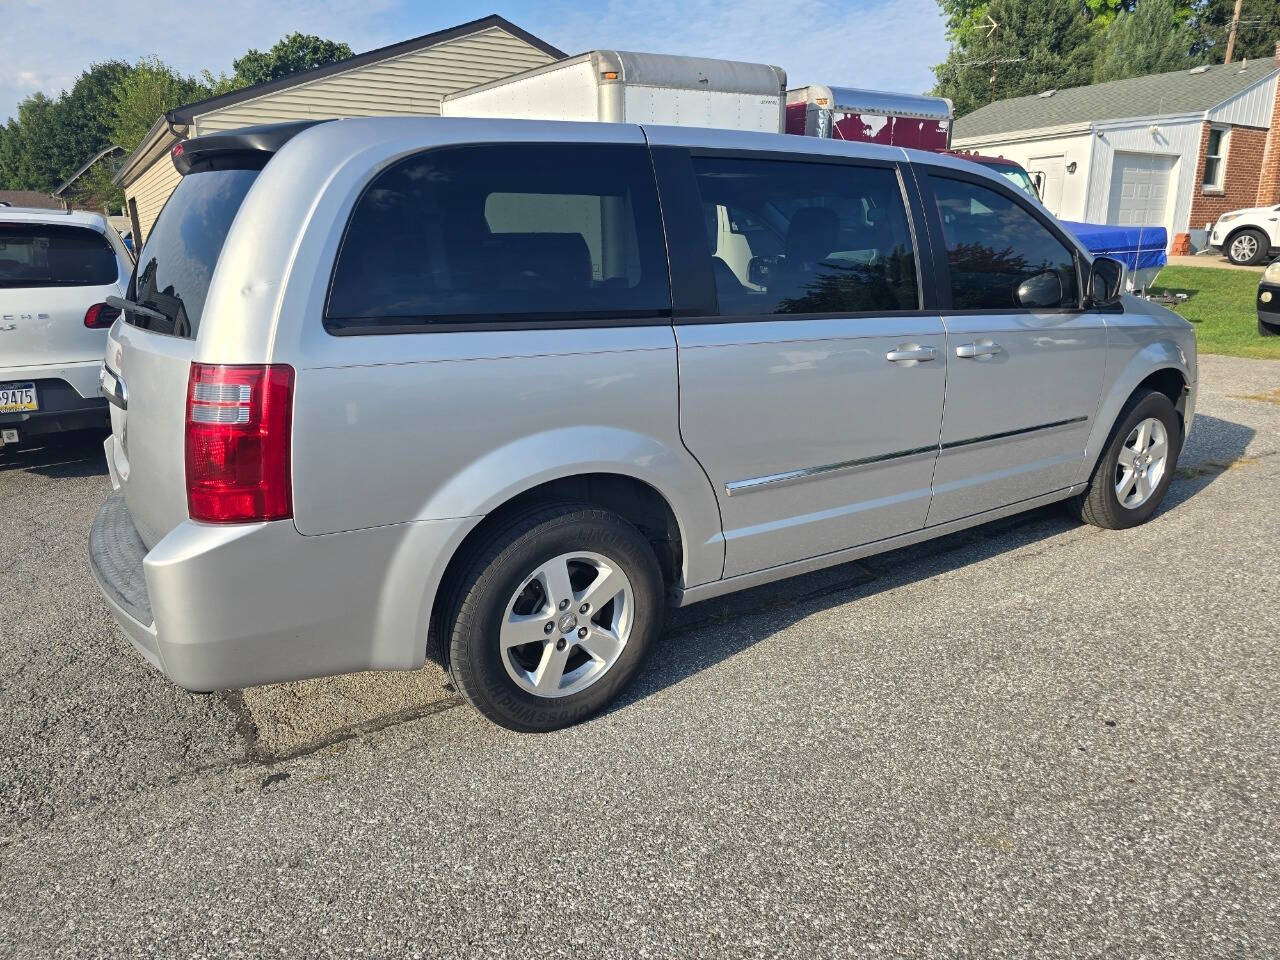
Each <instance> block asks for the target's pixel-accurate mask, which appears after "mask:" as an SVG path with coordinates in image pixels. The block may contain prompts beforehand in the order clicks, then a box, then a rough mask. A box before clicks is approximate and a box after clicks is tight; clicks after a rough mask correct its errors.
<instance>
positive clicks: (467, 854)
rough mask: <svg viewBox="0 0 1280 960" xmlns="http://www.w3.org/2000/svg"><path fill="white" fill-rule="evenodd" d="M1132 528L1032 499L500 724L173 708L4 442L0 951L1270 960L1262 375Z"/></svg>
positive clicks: (1270, 628)
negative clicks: (578, 711) (620, 699)
mask: <svg viewBox="0 0 1280 960" xmlns="http://www.w3.org/2000/svg"><path fill="white" fill-rule="evenodd" d="M1201 372H1202V378H1203V379H1202V383H1201V393H1200V415H1199V416H1198V418H1197V421H1196V426H1195V430H1194V432H1193V435H1192V437H1191V440H1190V443H1189V445H1188V448H1187V449H1186V450H1185V451H1184V454H1183V459H1182V461H1181V465H1180V468H1179V474H1178V478H1177V480H1176V482H1175V484H1174V486H1173V488H1172V490H1171V494H1170V497H1169V500H1168V502H1167V504H1166V506H1165V508H1164V509H1163V510H1162V512H1161V513H1160V514H1159V516H1158V517H1157V518H1156V519H1155V520H1154V521H1152V522H1151V523H1150V524H1148V525H1147V526H1144V527H1141V528H1138V529H1135V530H1131V531H1127V532H1123V533H1109V532H1104V531H1101V530H1096V529H1093V528H1090V527H1082V526H1079V525H1076V524H1074V523H1073V522H1071V521H1069V520H1067V519H1066V518H1065V517H1064V515H1063V514H1061V513H1060V512H1059V511H1057V510H1054V509H1047V510H1041V511H1037V512H1034V513H1031V514H1027V515H1024V516H1021V517H1016V518H1012V519H1010V520H1006V521H1001V522H998V523H996V524H992V525H989V526H987V527H982V528H979V529H976V530H973V531H969V532H966V533H963V534H958V535H955V536H952V537H950V538H947V539H945V540H942V541H938V542H934V543H931V544H923V545H921V546H917V547H913V548H910V549H907V550H903V551H898V552H896V553H893V554H889V555H886V556H882V557H875V558H871V559H869V560H866V561H861V562H858V563H854V564H850V565H848V566H844V567H840V568H837V569H835V570H831V571H826V572H823V573H820V574H815V575H811V576H807V577H803V578H798V579H795V580H792V581H789V582H787V583H784V584H779V585H774V586H772V587H768V588H762V589H760V590H756V591H753V592H751V593H749V594H744V595H739V596H736V597H733V598H729V599H727V600H723V601H711V602H709V603H707V604H704V605H701V606H695V607H691V608H689V609H687V610H684V611H679V612H678V613H677V614H675V615H674V616H673V618H672V624H671V629H670V630H669V631H668V634H667V636H666V637H665V639H664V640H663V642H662V643H661V644H660V645H659V647H658V649H657V650H656V652H655V655H654V658H653V660H652V661H651V663H650V666H649V667H648V668H647V670H646V671H645V673H644V674H643V675H642V677H641V678H640V682H639V684H638V686H637V688H636V689H635V690H634V691H633V692H632V693H631V694H630V695H629V696H628V697H627V698H626V700H625V702H624V703H622V704H621V705H619V706H618V707H617V708H616V709H613V710H611V711H610V712H608V713H606V714H605V715H603V716H601V717H599V718H597V719H595V720H593V721H591V722H589V723H586V724H583V725H581V726H579V727H576V728H574V729H570V730H565V731H560V732H558V733H554V734H547V735H542V736H528V735H517V734H512V733H509V732H507V731H504V730H502V729H500V728H498V727H495V726H493V725H491V724H489V723H487V722H485V721H483V720H482V719H481V718H480V717H479V716H478V715H477V714H475V713H474V712H472V711H471V710H470V709H469V708H468V707H466V706H463V705H460V704H459V701H458V699H457V697H456V696H455V695H454V693H453V692H452V690H451V689H449V688H448V686H447V685H446V683H445V678H444V676H443V675H442V674H441V673H440V672H439V671H438V670H435V669H434V668H428V669H424V670H422V671H418V672H415V673H408V674H385V675H377V676H374V675H362V676H357V677H350V678H335V679H329V680H323V681H313V682H309V683H304V684H290V685H284V686H278V687H269V688H263V689H260V690H253V691H247V692H245V693H244V694H236V695H231V696H227V695H216V696H211V697H198V696H192V695H189V694H187V693H185V692H183V691H181V690H179V689H178V688H176V687H174V686H173V685H171V684H170V683H168V682H167V681H165V680H164V679H163V678H161V677H159V676H158V675H156V674H154V673H152V672H151V671H150V670H149V669H148V668H147V667H145V666H144V664H143V663H142V661H141V660H140V659H139V658H138V657H137V656H136V655H135V654H134V653H133V652H132V650H131V649H130V648H129V646H128V644H127V642H126V641H125V640H124V639H123V638H122V637H121V636H120V635H119V634H118V633H117V632H116V630H115V628H114V626H113V624H112V623H111V621H110V619H109V617H108V614H107V611H106V608H105V606H104V604H103V603H102V602H101V601H100V600H99V598H98V594H97V590H96V588H95V587H94V586H93V584H92V581H91V578H90V576H89V574H88V572H87V570H86V560H85V553H86V548H85V538H86V535H87V531H88V528H89V523H90V520H91V518H92V516H93V514H94V512H95V511H96V509H97V507H98V505H99V504H100V503H101V501H102V499H103V498H104V497H105V496H106V493H107V491H108V489H109V484H108V481H107V478H106V476H105V475H104V474H105V470H104V468H103V466H102V462H101V457H100V452H99V449H98V448H97V447H96V446H95V445H94V444H93V443H87V442H82V443H73V444H63V445H60V446H59V447H57V448H54V449H51V450H46V451H32V452H30V453H24V454H22V455H20V456H18V457H12V456H9V455H5V458H6V459H4V460H3V461H0V575H2V576H3V578H4V582H5V583H6V589H5V591H4V594H3V596H4V602H3V604H0V637H2V638H3V642H2V643H0V877H2V878H3V883H0V956H37V955H51V954H61V955H69V954H73V953H80V954H92V955H145V956H157V957H173V956H192V957H197V956H261V955H286V956H296V957H305V956H332V955H344V956H351V955H356V954H362V955H372V956H397V957H404V956H479V955H484V956H498V957H533V956H538V957H615V956H616V957H649V956H651V957H664V958H665V957H683V956H690V957H692V956H698V957H719V956H794V957H816V956H867V955H875V956H909V957H917V956H919V957H924V956H929V957H933V956H939V957H953V956H966V957H979V956H980V957H984V958H987V957H1027V956H1035V957H1073V958H1077V957H1093V956H1097V957H1103V956H1106V957H1115V956H1125V957H1129V956H1152V957H1157V956H1158V957H1170V956H1179V957H1198V958H1199V957H1232V958H1235V957H1266V956H1275V955H1277V953H1280V920H1278V919H1277V911H1276V904H1277V903H1280V655H1278V654H1277V648H1278V646H1280V613H1278V612H1277V610H1278V609H1280V510H1278V509H1277V505H1278V496H1277V495H1278V494H1280V455H1278V454H1280V363H1277V362H1272V361H1245V360H1227V359H1223V358H1217V357H1204V358H1202V371H1201Z"/></svg>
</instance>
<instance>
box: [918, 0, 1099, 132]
mask: <svg viewBox="0 0 1280 960" xmlns="http://www.w3.org/2000/svg"><path fill="white" fill-rule="evenodd" d="M952 2H953V0H946V2H944V3H943V10H944V12H945V13H947V14H948V25H949V26H948V28H949V30H951V31H952V32H953V37H952V47H951V52H950V54H949V55H948V56H947V59H946V61H945V62H944V63H941V64H939V65H938V66H937V67H935V68H934V74H935V75H936V76H937V78H938V84H937V87H936V88H935V91H936V92H937V93H938V94H940V95H942V96H945V97H950V98H951V100H952V102H953V103H954V104H955V109H956V114H957V115H958V116H959V115H963V114H966V113H969V112H971V111H973V110H976V109H978V107H981V106H984V105H986V104H988V103H991V102H992V101H993V100H1003V99H1005V98H1007V97H1019V96H1023V95H1025V94H1030V93H1039V92H1040V91H1042V90H1049V89H1057V88H1064V87H1077V86H1081V85H1083V84H1087V83H1089V82H1091V80H1092V79H1093V61H1094V56H1095V54H1096V52H1097V46H1098V41H1097V37H1096V35H1095V33H1094V31H1091V30H1090V27H1089V19H1088V12H1087V9H1086V8H1085V6H1084V4H1083V3H1081V2H1080V0H990V2H989V3H987V4H986V5H985V8H982V7H979V6H978V5H976V4H973V5H966V6H968V7H969V9H968V10H966V11H964V12H963V16H962V19H961V20H960V21H959V26H958V27H951V26H950V24H951V16H950V13H951V11H950V10H949V9H948V4H950V3H952ZM956 6H957V7H958V6H959V5H958V4H956ZM979 11H980V17H978V18H977V19H975V16H976V15H977V14H978V13H979ZM988 17H989V18H990V20H988V19H987V18H988ZM991 21H994V22H995V24H996V26H995V27H994V28H993V27H992V26H991ZM983 23H986V27H983V26H982V24H983Z"/></svg>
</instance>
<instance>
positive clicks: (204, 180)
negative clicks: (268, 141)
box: [125, 170, 260, 337]
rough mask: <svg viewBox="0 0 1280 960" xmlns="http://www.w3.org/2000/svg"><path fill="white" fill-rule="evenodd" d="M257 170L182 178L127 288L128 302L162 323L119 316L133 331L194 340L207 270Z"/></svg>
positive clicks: (210, 275)
mask: <svg viewBox="0 0 1280 960" xmlns="http://www.w3.org/2000/svg"><path fill="white" fill-rule="evenodd" d="M259 172H260V171H258V170H206V171H203V172H199V173H188V174H187V175H186V176H185V177H183V178H182V181H181V182H180V183H179V184H178V187H177V189H176V190H174V191H173V195H172V196H170V197H169V200H168V201H167V202H166V203H165V205H164V209H163V210H162V211H160V218H159V219H158V220H156V223H155V226H154V227H152V228H151V233H150V234H148V235H147V242H146V243H145V244H144V245H143V247H142V252H141V253H139V254H138V266H137V269H136V270H135V271H134V278H133V280H132V281H131V282H130V284H129V299H131V300H137V301H138V302H139V303H141V304H142V305H143V306H145V307H150V308H151V309H152V310H157V311H159V312H160V313H162V314H164V316H165V318H166V319H164V320H160V319H158V318H156V317H147V316H143V315H142V314H138V313H132V312H129V311H126V312H125V320H126V321H127V322H128V323H132V324H133V325H134V326H138V327H144V328H146V329H149V330H155V331H157V332H158V333H167V334H172V335H174V336H179V337H195V335H196V331H197V330H198V329H199V327H200V316H201V314H202V313H203V312H204V300H205V297H206V296H208V295H209V281H210V280H212V279H213V268H214V267H215V266H217V264H218V257H219V256H220V255H221V254H222V245H223V243H225V242H226V239H227V233H228V231H230V229H231V222H232V221H233V220H234V219H235V216H236V213H237V212H238V211H239V209H240V204H241V203H242V202H243V201H244V198H245V194H247V193H248V192H249V188H250V187H251V186H253V182H254V181H255V180H257V179H258V173H259Z"/></svg>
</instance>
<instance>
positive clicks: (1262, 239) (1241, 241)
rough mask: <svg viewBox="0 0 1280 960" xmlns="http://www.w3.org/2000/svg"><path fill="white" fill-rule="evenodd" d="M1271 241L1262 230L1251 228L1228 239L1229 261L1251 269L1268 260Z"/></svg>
mask: <svg viewBox="0 0 1280 960" xmlns="http://www.w3.org/2000/svg"><path fill="white" fill-rule="evenodd" d="M1270 247H1271V241H1270V239H1268V237H1267V235H1266V234H1265V233H1263V232H1262V231H1261V230H1255V229H1254V228H1253V227H1249V228H1248V229H1246V230H1240V231H1237V232H1236V233H1233V234H1232V235H1231V236H1230V237H1228V238H1227V244H1226V251H1225V252H1226V254H1227V259H1228V260H1230V261H1231V262H1232V263H1234V264H1236V265H1238V266H1241V267H1251V266H1253V265H1254V264H1255V263H1261V262H1262V261H1263V260H1265V259H1266V256H1267V251H1268V250H1269V249H1270Z"/></svg>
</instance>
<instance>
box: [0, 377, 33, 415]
mask: <svg viewBox="0 0 1280 960" xmlns="http://www.w3.org/2000/svg"><path fill="white" fill-rule="evenodd" d="M39 409H40V402H39V401H38V400H36V385H35V384H34V383H0V413H28V412H30V411H32V410H39Z"/></svg>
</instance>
